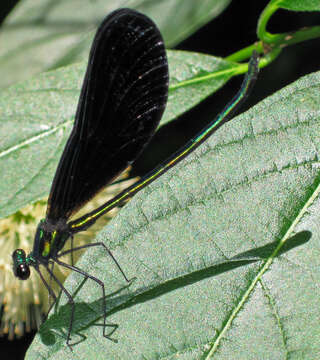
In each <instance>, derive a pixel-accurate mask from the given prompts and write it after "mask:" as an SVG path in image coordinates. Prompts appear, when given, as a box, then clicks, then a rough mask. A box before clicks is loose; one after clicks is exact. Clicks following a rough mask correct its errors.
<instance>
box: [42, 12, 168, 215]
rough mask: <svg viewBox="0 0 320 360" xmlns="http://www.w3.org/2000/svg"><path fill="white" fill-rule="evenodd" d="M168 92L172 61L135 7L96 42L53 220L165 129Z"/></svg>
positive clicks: (61, 168)
mask: <svg viewBox="0 0 320 360" xmlns="http://www.w3.org/2000/svg"><path fill="white" fill-rule="evenodd" d="M167 95H168V64H167V58H166V53H165V48H164V44H163V39H162V37H161V34H160V32H159V30H158V28H157V27H156V25H155V24H154V23H153V21H152V20H150V19H149V18H148V17H146V16H145V15H143V14H140V13H138V12H136V11H134V10H130V9H120V10H117V11H115V12H113V13H111V14H110V15H109V16H107V17H106V18H105V20H104V21H103V23H102V24H101V25H100V27H99V29H98V31H97V34H96V36H95V39H94V41H93V44H92V48H91V52H90V57H89V62H88V68H87V72H86V75H85V78H84V82H83V85H82V90H81V95H80V99H79V104H78V108H77V112H76V117H75V123H74V126H73V129H72V132H71V135H70V137H69V139H68V142H67V144H66V147H65V149H64V151H63V154H62V157H61V159H60V163H59V165H58V168H57V171H56V174H55V177H54V180H53V183H52V187H51V192H50V195H49V200H48V208H47V218H48V219H52V220H57V219H60V218H63V219H67V218H69V217H70V215H71V214H73V213H75V212H76V211H77V210H79V208H80V207H81V206H82V205H84V204H85V203H86V202H87V201H89V200H90V199H91V198H92V197H93V196H94V195H95V194H96V193H97V192H98V191H100V190H101V189H102V188H103V187H104V186H105V185H106V184H107V183H109V182H111V181H112V180H113V179H114V178H115V177H117V176H118V175H119V174H120V173H121V172H122V171H123V170H124V169H126V168H127V166H128V165H130V164H131V163H132V162H133V161H134V160H135V159H136V158H137V156H138V155H139V154H140V153H141V151H142V150H143V148H144V147H145V145H146V144H147V143H148V142H149V140H150V139H151V137H152V136H153V134H154V132H155V130H156V128H157V126H158V123H159V121H160V118H161V116H162V114H163V111H164V109H165V105H166V101H167Z"/></svg>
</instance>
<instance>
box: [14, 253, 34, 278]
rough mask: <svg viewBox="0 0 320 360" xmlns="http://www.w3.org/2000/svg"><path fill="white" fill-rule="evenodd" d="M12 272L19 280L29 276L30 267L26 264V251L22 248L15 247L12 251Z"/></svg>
mask: <svg viewBox="0 0 320 360" xmlns="http://www.w3.org/2000/svg"><path fill="white" fill-rule="evenodd" d="M12 260H13V273H14V275H15V276H16V277H17V278H19V279H20V280H27V279H28V278H29V276H30V267H29V265H28V264H27V260H26V253H25V251H24V250H22V249H16V250H15V251H14V252H13V253H12Z"/></svg>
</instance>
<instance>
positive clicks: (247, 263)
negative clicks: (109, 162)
mask: <svg viewBox="0 0 320 360" xmlns="http://www.w3.org/2000/svg"><path fill="white" fill-rule="evenodd" d="M319 94H320V72H318V73H315V74H310V75H308V76H306V77H304V78H302V79H300V80H299V81H297V82H295V83H293V84H291V85H290V86H288V87H286V88H284V89H282V90H281V91H279V92H278V93H276V94H274V95H273V96H271V97H269V98H267V99H266V100H264V101H263V102H261V103H259V104H258V105H256V106H255V107H254V108H252V109H250V110H249V111H248V112H246V113H244V114H242V115H241V116H239V117H237V118H235V119H233V120H232V121H231V122H229V123H228V124H227V125H225V126H224V127H222V128H220V129H219V130H218V131H217V132H216V133H215V134H214V135H213V136H212V137H211V138H210V139H209V140H208V141H206V142H205V143H204V144H203V145H202V146H201V147H200V148H198V149H197V150H196V151H195V152H194V153H192V154H191V156H189V157H187V158H186V159H185V160H183V162H182V163H180V164H179V165H177V166H176V167H174V168H173V169H171V170H170V171H169V172H167V173H166V174H165V175H163V176H162V177H160V178H159V179H158V180H157V181H156V182H154V183H153V184H151V186H149V187H147V188H146V189H144V190H143V191H141V192H140V193H138V194H137V195H136V196H135V197H134V198H133V199H132V201H130V202H129V204H127V205H126V206H125V207H124V208H123V209H122V210H121V212H120V213H119V214H118V216H116V217H115V218H114V219H113V220H112V222H111V223H109V225H108V226H107V227H105V228H104V229H103V231H102V232H101V233H100V234H99V236H98V237H97V240H98V241H104V242H105V243H106V244H107V246H108V247H109V248H110V249H111V250H112V251H113V254H114V256H115V257H116V259H118V261H119V262H120V263H121V266H122V268H123V270H124V271H125V273H126V274H127V276H129V277H133V276H137V280H136V281H135V282H134V283H132V284H131V286H129V287H128V288H125V289H124V288H123V287H124V285H125V281H124V280H123V279H122V278H121V275H120V274H119V271H117V269H116V267H115V265H114V264H113V263H112V261H111V259H110V258H109V257H108V256H107V255H106V253H105V252H104V251H102V250H101V249H98V248H96V249H91V250H89V251H88V252H86V254H85V255H84V256H83V257H82V259H81V260H80V262H79V263H78V266H79V267H80V268H82V269H84V270H85V271H88V272H89V273H90V274H92V275H94V276H96V277H98V278H99V279H101V280H102V281H103V282H104V283H105V285H106V289H107V292H108V294H110V296H109V297H108V298H107V302H108V305H107V308H108V312H109V317H108V320H109V321H110V322H112V323H116V324H118V325H119V328H118V329H117V330H116V331H115V333H114V334H113V335H112V337H113V338H115V339H117V340H118V343H114V342H112V341H110V340H107V339H105V338H104V337H103V336H102V328H101V326H95V325H93V323H94V322H99V323H101V322H102V318H101V316H102V309H101V289H100V288H99V286H97V285H96V284H93V283H92V281H91V280H87V282H85V283H84V284H82V285H83V286H82V288H81V289H80V290H79V292H78V293H77V295H76V297H75V302H76V308H77V309H78V310H77V311H76V319H75V321H74V324H73V330H74V333H73V340H74V341H76V340H80V339H81V338H80V337H79V336H78V335H76V334H75V332H80V333H81V334H82V335H83V336H86V339H83V341H82V342H81V343H79V344H78V345H76V346H74V349H73V352H71V351H70V350H69V349H68V347H67V346H66V345H65V337H64V336H63V334H62V332H64V333H65V332H66V328H67V327H68V314H69V313H70V307H69V306H68V305H66V304H65V303H66V299H65V297H64V296H63V297H62V299H61V301H60V303H59V306H58V308H57V309H56V313H55V314H53V315H51V316H50V317H49V320H48V321H47V322H46V323H45V324H44V326H43V327H42V329H41V331H40V335H37V337H36V340H35V341H34V343H33V345H32V346H31V348H30V349H29V351H28V354H27V359H29V360H30V359H39V358H41V359H42V358H43V359H57V358H61V359H75V358H76V359H91V358H94V359H96V360H98V359H121V360H125V359H159V358H161V359H162V358H165V359H175V358H179V359H200V358H201V359H209V358H210V359H211V358H214V359H287V358H289V357H290V358H295V359H308V360H310V359H318V358H319V352H320V345H319V344H320V310H319V309H320V288H319V286H318V283H319V281H320V271H319V269H320V256H319V255H320V239H319V233H320V232H319V230H320V229H319V224H320V215H319V214H320V212H319V208H320V200H319V191H320V176H319V166H320V162H319V155H320V137H319V133H320V115H319V114H320V112H319V103H320V101H319V100H320V95H319ZM81 280H82V279H81V276H79V274H75V273H73V274H72V275H71V276H70V277H69V278H68V280H67V282H66V286H67V288H68V290H69V291H70V292H71V293H73V292H74V291H76V289H78V287H79V284H80V282H81ZM117 291H118V292H117Z"/></svg>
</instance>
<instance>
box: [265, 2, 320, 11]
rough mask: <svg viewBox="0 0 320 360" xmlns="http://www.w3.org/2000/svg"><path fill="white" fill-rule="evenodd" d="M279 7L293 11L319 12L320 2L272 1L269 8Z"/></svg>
mask: <svg viewBox="0 0 320 360" xmlns="http://www.w3.org/2000/svg"><path fill="white" fill-rule="evenodd" d="M270 5H273V6H277V7H279V8H282V9H286V10H291V11H319V10H320V3H319V1H318V0H303V1H301V0H272V1H270V3H269V6H270Z"/></svg>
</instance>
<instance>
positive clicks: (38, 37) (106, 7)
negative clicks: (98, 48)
mask: <svg viewBox="0 0 320 360" xmlns="http://www.w3.org/2000/svg"><path fill="white" fill-rule="evenodd" d="M229 3H230V0H218V1H217V0H209V1H205V2H201V5H199V4H198V3H197V2H194V1H193V0H183V1H182V0H174V1H173V0H163V1H147V0H145V1H141V0H133V1H130V2H128V1H124V0H116V1H115V0H112V1H111V0H109V1H107V0H99V1H87V0H80V1H79V0H65V1H56V0H37V1H35V0H24V1H21V2H19V4H18V5H17V6H16V7H15V9H14V11H13V12H12V13H11V14H10V16H9V17H8V18H7V19H6V21H5V23H4V24H3V26H2V27H1V47H0V67H1V74H2V75H1V79H0V87H5V86H8V85H10V84H12V83H14V82H17V81H21V80H24V79H27V78H29V77H30V76H31V75H34V74H37V73H40V72H43V71H47V70H49V69H54V68H57V67H60V66H65V65H68V64H70V63H73V62H77V61H81V60H87V54H88V52H89V49H90V46H91V42H92V38H93V34H94V31H93V29H94V28H96V27H97V25H98V24H99V23H100V22H101V21H102V19H103V18H104V17H105V16H106V14H108V13H110V12H111V11H112V10H115V9H117V8H119V7H128V6H129V7H132V8H136V9H137V10H139V11H141V12H143V13H145V14H147V15H149V16H150V17H151V18H153V19H154V20H155V22H156V23H157V24H158V25H159V26H160V30H161V32H162V33H163V35H164V38H165V42H166V45H167V46H169V47H170V46H173V45H175V44H176V43H177V42H179V41H181V40H183V39H184V38H186V37H187V36H189V35H190V34H191V33H192V32H194V31H195V30H197V29H198V28H200V27H201V26H202V25H204V24H205V23H207V22H208V21H210V20H212V19H213V18H214V17H216V16H218V15H219V14H220V13H221V12H222V11H223V10H224V9H225V8H226V7H227V5H228V4H229ZM89 30H92V31H91V32H90V33H88V32H89Z"/></svg>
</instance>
